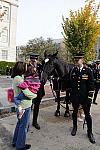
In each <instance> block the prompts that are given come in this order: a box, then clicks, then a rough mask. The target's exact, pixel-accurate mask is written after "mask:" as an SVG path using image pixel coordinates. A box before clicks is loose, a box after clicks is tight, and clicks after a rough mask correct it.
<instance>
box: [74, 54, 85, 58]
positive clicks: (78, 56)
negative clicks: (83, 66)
mask: <svg viewBox="0 0 100 150" xmlns="http://www.w3.org/2000/svg"><path fill="white" fill-rule="evenodd" d="M81 58H84V53H76V54H75V55H74V59H81Z"/></svg>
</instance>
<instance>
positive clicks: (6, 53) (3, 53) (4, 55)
mask: <svg viewBox="0 0 100 150" xmlns="http://www.w3.org/2000/svg"><path fill="white" fill-rule="evenodd" d="M7 57H8V51H7V50H2V59H4V60H7Z"/></svg>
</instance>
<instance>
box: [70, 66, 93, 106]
mask: <svg viewBox="0 0 100 150" xmlns="http://www.w3.org/2000/svg"><path fill="white" fill-rule="evenodd" d="M70 86H71V99H72V102H73V101H74V103H75V102H77V101H78V102H82V103H83V102H85V101H87V99H88V96H89V97H92V96H93V90H94V78H93V73H92V70H91V69H90V68H88V67H86V66H83V68H82V70H81V71H80V70H79V69H78V68H77V67H76V66H75V67H73V69H72V70H71V72H70Z"/></svg>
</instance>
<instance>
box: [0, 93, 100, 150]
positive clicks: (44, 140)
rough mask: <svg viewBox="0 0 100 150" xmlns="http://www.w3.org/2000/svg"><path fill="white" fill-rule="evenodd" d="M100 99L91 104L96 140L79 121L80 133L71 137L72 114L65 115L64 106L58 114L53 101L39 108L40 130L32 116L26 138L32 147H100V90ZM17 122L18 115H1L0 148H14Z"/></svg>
mask: <svg viewBox="0 0 100 150" xmlns="http://www.w3.org/2000/svg"><path fill="white" fill-rule="evenodd" d="M97 101H98V105H92V108H91V110H92V111H91V114H92V118H93V131H94V136H95V139H96V144H91V143H90V142H89V140H88V138H87V136H86V131H87V129H86V127H85V129H84V130H83V129H82V125H83V124H82V122H79V123H78V131H77V135H76V136H75V137H72V136H71V134H70V132H71V129H72V120H71V118H64V117H63V114H64V109H63V108H61V116H60V117H55V116H54V111H55V109H56V106H55V105H54V103H53V105H47V106H48V107H41V109H40V113H39V120H38V121H39V123H40V125H41V130H40V131H37V130H36V129H35V128H33V127H32V126H31V122H32V121H31V120H30V129H29V132H28V137H27V142H28V143H30V144H31V145H32V148H31V149H30V150H100V94H99V95H98V100H97ZM44 105H45V104H44ZM45 106H46V105H45ZM31 117H32V116H31ZM15 124H16V116H15V115H12V116H9V117H6V118H3V119H0V150H14V149H13V148H12V147H11V140H12V136H13V130H14V127H15Z"/></svg>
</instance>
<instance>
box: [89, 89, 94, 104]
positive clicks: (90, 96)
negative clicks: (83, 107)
mask: <svg viewBox="0 0 100 150" xmlns="http://www.w3.org/2000/svg"><path fill="white" fill-rule="evenodd" d="M93 94H94V91H90V92H89V94H88V101H89V102H90V103H92V99H93Z"/></svg>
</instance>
